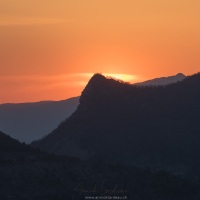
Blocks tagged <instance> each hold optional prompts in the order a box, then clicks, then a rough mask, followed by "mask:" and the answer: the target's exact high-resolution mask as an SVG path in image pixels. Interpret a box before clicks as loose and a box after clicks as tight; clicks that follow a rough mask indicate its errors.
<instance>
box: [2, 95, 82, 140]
mask: <svg viewBox="0 0 200 200" xmlns="http://www.w3.org/2000/svg"><path fill="white" fill-rule="evenodd" d="M78 104H79V97H74V98H70V99H67V100H63V101H42V102H36V103H20V104H1V105H0V130H2V131H3V132H6V133H7V134H9V135H10V136H11V137H13V138H16V139H18V140H20V141H21V142H26V143H30V142H31V141H33V140H36V139H39V138H42V137H43V136H44V135H46V134H48V133H49V132H50V131H52V130H53V129H55V128H56V127H57V126H58V125H59V123H60V122H61V121H64V120H65V119H66V118H67V117H69V116H70V115H71V114H72V113H73V112H74V111H75V110H76V108H77V106H78Z"/></svg>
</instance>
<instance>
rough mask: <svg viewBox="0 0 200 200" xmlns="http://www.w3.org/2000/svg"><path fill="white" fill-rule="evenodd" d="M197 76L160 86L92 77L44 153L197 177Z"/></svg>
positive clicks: (199, 108)
mask: <svg viewBox="0 0 200 200" xmlns="http://www.w3.org/2000/svg"><path fill="white" fill-rule="evenodd" d="M199 84H200V74H196V75H193V76H191V77H187V78H185V79H184V80H183V81H181V82H177V83H175V84H170V85H167V86H165V87H138V86H133V85H130V84H125V83H121V82H119V81H116V80H114V79H110V78H105V77H104V76H102V75H100V74H96V75H94V76H93V77H92V78H91V80H90V81H89V83H88V85H87V86H86V88H85V89H84V90H83V92H82V95H81V97H80V104H79V106H78V108H77V110H76V111H75V112H74V113H73V114H72V115H71V117H69V118H68V119H66V120H65V121H64V122H63V123H62V124H60V126H59V127H58V128H57V129H55V130H54V131H53V132H52V133H50V134H49V135H48V136H46V137H45V138H43V139H41V140H39V141H35V142H33V143H32V145H33V146H34V147H37V148H40V149H42V150H45V151H47V152H51V153H55V154H59V155H69V156H77V157H79V158H81V159H101V160H104V161H106V162H115V163H116V162H117V163H118V162H120V163H125V164H133V165H136V166H142V167H151V168H154V169H155V168H156V169H167V170H171V171H173V172H176V171H177V170H178V171H179V172H180V171H181V173H185V172H187V173H194V172H195V171H196V172H197V171H198V173H199V174H200V170H199V169H200V160H198V158H199V157H200V146H199V140H200V134H199V113H200V106H199V101H200V89H199V88H198V87H197V85H199Z"/></svg>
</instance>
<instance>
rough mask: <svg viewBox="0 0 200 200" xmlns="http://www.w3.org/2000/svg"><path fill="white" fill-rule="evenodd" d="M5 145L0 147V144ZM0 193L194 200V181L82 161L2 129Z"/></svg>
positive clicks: (6, 197)
mask: <svg viewBox="0 0 200 200" xmlns="http://www.w3.org/2000/svg"><path fill="white" fill-rule="evenodd" d="M2 145H3V148H2ZM0 186H1V187H0V199H3V200H12V199H15V200H21V199H24V200H55V199H56V200H63V199H68V200H82V199H86V198H87V197H88V198H89V197H98V196H101V197H102V198H104V197H105V198H106V197H108V196H109V197H111V198H113V197H114V196H115V198H117V197H118V198H124V199H148V200H159V199H163V200H187V199H190V200H197V199H199V197H200V192H199V187H200V184H199V182H197V181H195V182H194V181H190V180H186V179H183V178H181V177H176V176H171V175H170V174H168V173H166V172H157V173H152V172H151V171H150V170H142V169H138V168H136V167H132V166H122V165H119V164H118V165H110V164H105V163H103V162H99V161H98V162H97V161H95V162H91V161H89V162H85V161H84V162H83V161H82V162H81V161H80V160H78V159H75V158H69V157H59V156H54V155H50V154H45V153H42V152H40V151H37V150H34V149H32V148H31V147H29V146H28V145H26V144H21V143H20V142H18V141H16V140H14V139H12V138H10V137H9V136H7V135H5V134H3V133H0Z"/></svg>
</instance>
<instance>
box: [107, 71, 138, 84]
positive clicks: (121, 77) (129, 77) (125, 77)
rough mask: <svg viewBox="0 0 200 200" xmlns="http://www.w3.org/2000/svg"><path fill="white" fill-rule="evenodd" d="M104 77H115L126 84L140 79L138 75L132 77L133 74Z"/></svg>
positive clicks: (111, 74)
mask: <svg viewBox="0 0 200 200" xmlns="http://www.w3.org/2000/svg"><path fill="white" fill-rule="evenodd" d="M103 75H104V76H108V77H113V78H116V79H119V80H122V81H125V82H130V83H132V82H136V81H137V79H138V77H137V76H136V75H131V74H115V73H109V74H107V73H103Z"/></svg>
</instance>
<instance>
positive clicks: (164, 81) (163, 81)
mask: <svg viewBox="0 0 200 200" xmlns="http://www.w3.org/2000/svg"><path fill="white" fill-rule="evenodd" d="M185 78H186V76H185V75H184V74H182V73H178V74H177V75H175V76H168V77H160V78H155V79H152V80H148V81H144V82H141V83H136V85H141V86H148V85H149V86H151V85H152V86H159V85H169V84H172V83H176V82H178V81H182V80H184V79H185Z"/></svg>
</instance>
